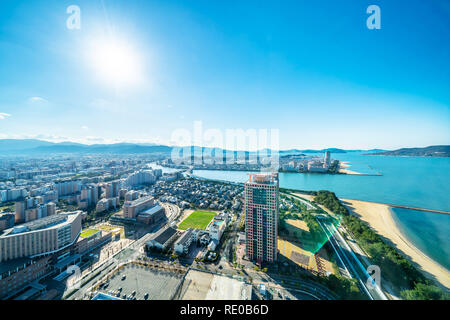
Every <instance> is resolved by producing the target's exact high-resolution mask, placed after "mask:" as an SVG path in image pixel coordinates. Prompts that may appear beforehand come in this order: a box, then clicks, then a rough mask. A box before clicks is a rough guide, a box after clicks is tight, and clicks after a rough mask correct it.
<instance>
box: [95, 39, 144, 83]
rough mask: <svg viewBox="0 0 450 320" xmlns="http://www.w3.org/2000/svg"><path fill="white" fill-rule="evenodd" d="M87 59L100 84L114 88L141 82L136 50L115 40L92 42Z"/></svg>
mask: <svg viewBox="0 0 450 320" xmlns="http://www.w3.org/2000/svg"><path fill="white" fill-rule="evenodd" d="M87 54H88V59H89V61H90V64H91V66H92V68H93V70H94V72H95V73H96V76H97V77H98V78H100V80H101V81H102V82H105V83H107V84H110V85H113V86H115V87H123V86H133V85H137V84H138V83H139V82H140V81H141V80H142V75H141V70H142V65H141V62H140V59H139V57H138V54H137V52H136V50H135V49H134V48H133V47H132V46H131V45H130V44H129V43H127V42H125V41H119V40H117V39H108V40H96V41H93V42H92V43H91V45H90V48H89V49H88V52H87Z"/></svg>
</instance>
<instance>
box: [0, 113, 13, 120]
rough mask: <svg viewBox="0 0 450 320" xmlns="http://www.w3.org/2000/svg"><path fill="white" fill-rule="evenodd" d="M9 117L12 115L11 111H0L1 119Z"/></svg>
mask: <svg viewBox="0 0 450 320" xmlns="http://www.w3.org/2000/svg"><path fill="white" fill-rule="evenodd" d="M8 117H11V115H10V114H9V113H4V112H0V120H3V119H6V118H8Z"/></svg>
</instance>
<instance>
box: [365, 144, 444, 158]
mask: <svg viewBox="0 0 450 320" xmlns="http://www.w3.org/2000/svg"><path fill="white" fill-rule="evenodd" d="M366 155H369V156H408V157H450V146H430V147H425V148H402V149H398V150H394V151H383V152H375V153H369V154H366Z"/></svg>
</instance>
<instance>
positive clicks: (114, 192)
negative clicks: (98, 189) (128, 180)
mask: <svg viewBox="0 0 450 320" xmlns="http://www.w3.org/2000/svg"><path fill="white" fill-rule="evenodd" d="M118 196H119V181H112V182H110V183H107V184H105V198H106V199H109V198H115V197H118Z"/></svg>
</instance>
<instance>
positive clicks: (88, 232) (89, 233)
mask: <svg viewBox="0 0 450 320" xmlns="http://www.w3.org/2000/svg"><path fill="white" fill-rule="evenodd" d="M96 232H98V230H95V229H87V230H84V231H83V232H82V233H81V234H80V236H81V237H83V238H87V237H90V236H92V235H93V234H94V233H96Z"/></svg>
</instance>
